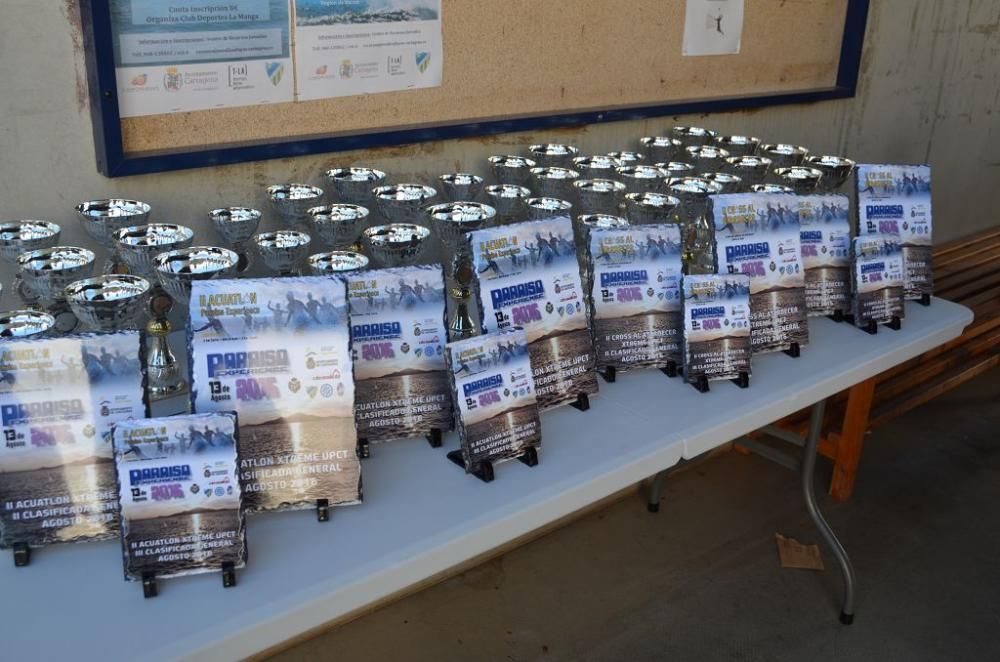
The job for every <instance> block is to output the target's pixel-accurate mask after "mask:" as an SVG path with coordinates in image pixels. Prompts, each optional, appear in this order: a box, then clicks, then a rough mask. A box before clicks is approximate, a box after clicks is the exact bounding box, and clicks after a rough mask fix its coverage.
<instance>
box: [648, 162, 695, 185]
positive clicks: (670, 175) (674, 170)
mask: <svg viewBox="0 0 1000 662" xmlns="http://www.w3.org/2000/svg"><path fill="white" fill-rule="evenodd" d="M654 165H655V166H656V167H657V168H659V169H661V170H663V171H664V172H665V173H666V175H667V182H666V183H667V184H668V185H669V184H670V180H672V179H678V178H680V177H695V176H696V175H697V174H698V169H697V168H695V167H694V165H693V164H691V163H688V162H687V161H663V162H661V163H655V164H654Z"/></svg>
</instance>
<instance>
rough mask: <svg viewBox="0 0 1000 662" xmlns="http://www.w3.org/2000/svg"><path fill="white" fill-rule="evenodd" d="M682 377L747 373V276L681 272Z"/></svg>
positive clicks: (726, 376)
mask: <svg viewBox="0 0 1000 662" xmlns="http://www.w3.org/2000/svg"><path fill="white" fill-rule="evenodd" d="M682 287H683V294H684V378H685V379H686V380H687V381H690V382H693V381H696V380H697V379H698V378H699V377H701V376H704V377H705V378H707V379H708V380H709V381H714V380H717V379H736V378H737V377H739V376H740V373H741V372H745V373H747V374H750V355H751V351H750V327H751V322H750V310H751V309H750V278H749V277H748V276H743V275H740V274H736V275H733V276H728V275H716V274H707V275H701V276H684V279H683V281H682Z"/></svg>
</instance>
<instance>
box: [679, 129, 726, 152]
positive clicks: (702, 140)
mask: <svg viewBox="0 0 1000 662" xmlns="http://www.w3.org/2000/svg"><path fill="white" fill-rule="evenodd" d="M670 135H671V136H673V137H674V138H676V139H677V140H679V141H681V144H682V145H684V147H692V146H695V145H708V144H710V143H711V142H712V141H713V140H715V137H716V135H718V134H716V132H715V131H712V130H711V129H703V128H702V127H700V126H675V127H673V128H671V129H670Z"/></svg>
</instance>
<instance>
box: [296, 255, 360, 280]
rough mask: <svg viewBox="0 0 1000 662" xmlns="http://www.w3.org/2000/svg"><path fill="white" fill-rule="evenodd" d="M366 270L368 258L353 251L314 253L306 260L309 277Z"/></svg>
mask: <svg viewBox="0 0 1000 662" xmlns="http://www.w3.org/2000/svg"><path fill="white" fill-rule="evenodd" d="M367 268H368V258H367V257H365V256H364V255H362V254H361V253H356V252H354V251H329V252H327V253H316V254H314V255H310V256H309V257H308V258H307V259H306V271H307V272H308V273H309V275H310V276H332V275H334V274H344V273H349V272H351V271H361V270H362V269H367Z"/></svg>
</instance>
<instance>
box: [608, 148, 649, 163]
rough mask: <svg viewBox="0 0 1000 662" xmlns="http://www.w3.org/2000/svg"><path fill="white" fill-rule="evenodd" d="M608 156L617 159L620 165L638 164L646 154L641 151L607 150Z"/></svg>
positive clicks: (644, 158) (643, 159)
mask: <svg viewBox="0 0 1000 662" xmlns="http://www.w3.org/2000/svg"><path fill="white" fill-rule="evenodd" d="M608 156H610V157H611V158H613V159H614V160H616V161H618V163H619V165H620V166H627V165H639V164H640V163H642V162H643V161H645V160H646V155H645V154H642V153H641V152H629V151H625V152H608Z"/></svg>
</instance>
